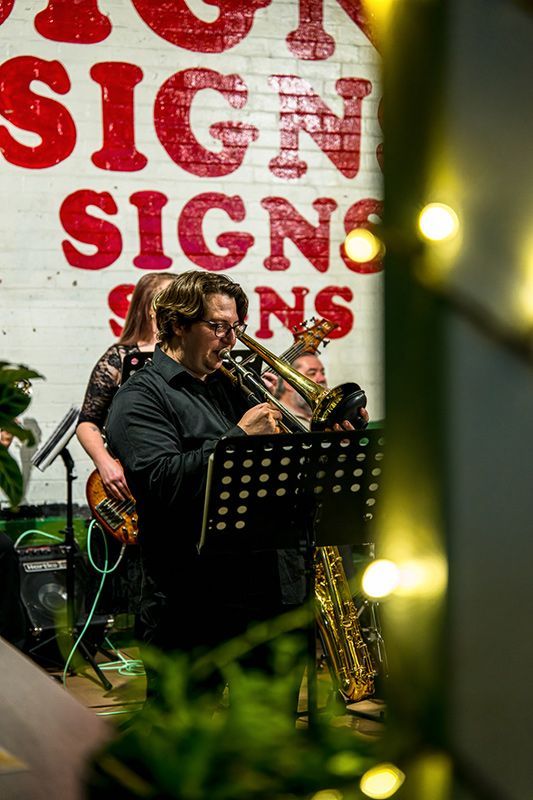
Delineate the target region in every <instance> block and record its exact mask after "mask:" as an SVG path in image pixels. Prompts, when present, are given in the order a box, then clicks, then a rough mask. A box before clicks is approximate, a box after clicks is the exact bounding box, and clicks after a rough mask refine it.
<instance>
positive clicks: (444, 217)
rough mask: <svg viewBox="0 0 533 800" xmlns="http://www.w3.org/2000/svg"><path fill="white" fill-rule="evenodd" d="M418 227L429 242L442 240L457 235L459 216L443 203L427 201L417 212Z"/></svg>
mask: <svg viewBox="0 0 533 800" xmlns="http://www.w3.org/2000/svg"><path fill="white" fill-rule="evenodd" d="M418 228H419V230H420V233H421V234H422V236H423V237H424V238H425V239H428V240H429V241H430V242H444V241H447V240H449V239H453V237H454V236H456V235H457V232H458V230H459V217H458V216H457V214H456V213H455V211H454V210H453V208H450V206H447V205H445V204H444V203H428V205H427V206H425V207H424V208H423V209H422V211H421V212H420V214H419V217H418Z"/></svg>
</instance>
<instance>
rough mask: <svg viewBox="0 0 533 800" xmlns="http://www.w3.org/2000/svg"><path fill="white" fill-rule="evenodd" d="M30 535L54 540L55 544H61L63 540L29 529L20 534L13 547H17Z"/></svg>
mask: <svg viewBox="0 0 533 800" xmlns="http://www.w3.org/2000/svg"><path fill="white" fill-rule="evenodd" d="M31 533H36V534H38V535H39V536H44V537H45V538H46V539H54V540H55V541H56V542H62V541H63V538H62V537H61V536H55V534H53V533H45V531H38V530H37V529H36V528H31V529H30V530H28V531H24V532H23V533H21V534H20V536H19V537H18V539H17V540H16V541H15V544H14V545H13V547H18V546H19V542H21V541H22V540H23V539H24V538H25V537H26V536H29V535H30V534H31Z"/></svg>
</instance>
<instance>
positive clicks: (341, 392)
mask: <svg viewBox="0 0 533 800" xmlns="http://www.w3.org/2000/svg"><path fill="white" fill-rule="evenodd" d="M237 338H238V339H239V341H241V342H242V343H243V344H245V345H246V346H247V347H248V348H249V349H250V350H252V351H253V352H255V353H257V355H259V356H260V357H261V358H262V359H263V361H264V362H265V364H268V365H269V367H271V369H273V370H274V372H276V373H277V374H278V375H280V376H281V377H282V378H283V379H284V380H286V381H287V383H288V384H289V385H290V386H292V387H293V389H295V390H296V391H297V392H298V394H301V396H302V397H303V398H304V400H305V401H306V402H307V403H308V404H309V406H310V407H311V409H312V416H311V430H312V431H323V430H326V429H327V428H331V427H333V425H334V424H335V423H337V422H338V423H340V422H342V421H343V420H347V421H348V422H351V424H352V425H353V426H354V428H355V429H356V430H362V429H363V428H365V427H366V421H365V420H364V419H363V418H362V417H361V415H360V414H359V409H360V408H364V407H365V406H366V402H367V399H366V395H365V393H364V391H363V389H361V387H360V386H359V384H357V383H343V384H341V385H340V386H336V387H335V388H333V389H326V388H325V387H324V386H320V384H318V383H315V381H312V380H311V379H310V378H306V377H305V375H301V374H300V373H299V372H298V370H296V369H294V367H292V366H291V365H290V364H288V363H287V362H286V361H283V359H281V358H278V356H276V355H274V353H272V352H271V351H270V350H267V348H266V347H263V345H261V344H259V342H256V341H255V339H252V337H251V336H248V335H247V334H246V333H238V334H237ZM222 356H223V360H225V361H229V362H230V364H231V367H232V368H233V369H234V370H235V371H236V372H238V374H239V375H240V376H241V377H242V378H243V379H244V381H245V382H246V383H248V384H252V385H253V386H254V391H255V390H257V391H258V392H259V394H260V397H262V398H263V401H265V400H268V401H269V402H271V403H273V404H274V405H275V406H276V407H277V408H279V409H280V411H281V412H282V414H283V416H284V417H286V418H287V419H288V420H289V421H290V423H291V425H295V426H296V428H297V429H298V430H306V428H305V426H304V425H302V423H301V422H300V420H299V419H298V418H297V417H295V416H294V414H292V413H291V412H290V411H289V409H288V408H286V407H285V406H284V404H283V403H281V402H280V401H279V400H278V399H277V398H276V397H274V396H273V395H272V394H271V393H270V392H269V391H268V389H267V388H266V386H264V384H263V383H262V381H261V380H260V379H258V378H257V377H256V376H255V375H254V374H253V373H251V370H249V369H247V367H246V366H243V365H242V364H238V363H237V362H236V361H235V360H234V359H232V358H231V356H230V351H229V349H228V350H227V351H225V352H223V353H222ZM245 386H246V384H245ZM248 391H250V390H248ZM252 394H253V391H252ZM255 399H256V401H257V398H255ZM259 402H261V401H259ZM282 427H285V426H282ZM288 430H289V431H290V432H292V428H289V429H288Z"/></svg>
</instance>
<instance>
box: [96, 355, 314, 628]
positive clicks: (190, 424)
mask: <svg viewBox="0 0 533 800" xmlns="http://www.w3.org/2000/svg"><path fill="white" fill-rule="evenodd" d="M247 407H248V406H247V405H246V403H245V401H244V398H243V396H242V394H241V393H240V391H239V390H238V389H235V387H233V386H232V384H231V382H230V381H229V380H227V378H225V377H224V376H222V375H220V374H219V373H214V374H213V375H210V376H208V377H207V379H206V380H205V381H202V380H199V379H197V378H195V377H194V376H192V375H191V374H190V373H189V372H187V370H185V369H184V368H183V367H182V366H181V365H180V364H179V363H178V362H176V361H175V360H174V359H172V358H170V357H169V356H167V355H166V354H165V353H163V351H162V350H161V349H160V348H159V347H157V348H156V350H155V353H154V358H153V361H152V362H151V363H150V364H147V365H146V366H145V367H144V368H143V369H142V370H140V371H138V372H137V373H135V374H134V375H133V376H132V377H131V378H130V379H129V380H128V381H127V382H126V383H125V384H124V385H123V386H122V387H121V389H120V390H119V391H118V392H117V394H116V396H115V398H114V400H113V403H112V406H111V410H110V413H109V417H108V421H107V425H106V432H107V438H108V442H109V446H110V448H111V451H112V452H113V454H114V455H115V456H116V457H117V458H118V459H119V460H120V462H121V463H122V465H123V467H124V471H125V474H126V478H127V481H128V485H129V487H130V489H131V491H132V493H133V495H134V497H135V498H136V501H137V511H138V517H139V541H140V544H141V547H142V552H143V560H144V563H145V566H146V569H147V572H148V574H149V576H150V577H151V578H152V579H153V580H154V581H155V584H156V586H157V587H158V589H159V590H160V592H162V594H163V595H164V597H165V598H166V601H167V602H169V603H170V605H171V607H172V608H173V609H174V610H176V606H177V605H179V606H180V607H182V606H183V604H187V606H188V607H189V610H190V603H191V600H192V601H193V602H194V603H196V602H197V601H198V600H199V598H200V593H201V592H203V595H202V597H201V602H200V606H201V605H202V603H203V602H204V601H205V599H206V594H207V595H210V596H211V600H212V603H218V604H229V605H230V606H246V605H249V606H252V605H256V606H260V607H262V608H266V607H267V606H269V605H272V604H274V605H275V604H276V603H281V602H282V600H284V601H285V602H288V603H292V602H295V601H300V600H301V599H302V598H303V580H302V575H301V569H300V565H299V564H297V562H296V560H294V559H291V558H289V559H287V555H286V554H285V555H284V556H283V557H282V559H281V562H279V563H278V558H277V555H276V552H275V551H272V552H267V553H261V554H260V555H258V554H251V553H248V554H243V553H241V552H239V553H235V554H226V555H224V556H220V555H217V557H216V560H214V557H209V556H205V555H204V556H199V555H198V552H197V544H198V540H199V536H200V531H201V523H202V513H203V504H204V495H205V479H206V471H207V462H208V459H209V456H210V454H211V453H212V452H213V450H214V448H215V445H216V443H217V441H218V440H219V439H220V438H222V437H223V436H240V435H242V436H245V435H246V434H245V433H244V431H243V430H242V429H241V428H239V427H238V426H237V425H236V423H237V422H238V421H239V420H240V419H241V417H242V415H243V414H244V412H245V411H246V409H247ZM279 524H280V521H279V520H273V525H279ZM291 561H293V562H294V563H293V564H292V566H291ZM280 567H281V573H280ZM207 583H208V584H209V585H206V584H207ZM214 595H216V597H215V596H214ZM221 595H223V597H221ZM189 610H188V613H189ZM204 611H205V609H204ZM206 613H209V612H207V611H206Z"/></svg>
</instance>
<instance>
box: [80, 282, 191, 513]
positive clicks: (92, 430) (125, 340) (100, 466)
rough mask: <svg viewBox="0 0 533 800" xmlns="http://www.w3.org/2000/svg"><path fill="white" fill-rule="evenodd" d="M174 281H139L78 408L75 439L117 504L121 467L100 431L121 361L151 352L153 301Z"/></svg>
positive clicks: (122, 490) (122, 492)
mask: <svg viewBox="0 0 533 800" xmlns="http://www.w3.org/2000/svg"><path fill="white" fill-rule="evenodd" d="M174 277H175V276H174V275H172V274H171V273H170V272H151V273H147V274H146V275H143V276H142V277H141V278H140V280H139V281H138V283H137V285H136V286H135V289H134V291H133V294H132V296H131V302H130V307H129V309H128V314H127V316H126V321H125V323H124V329H123V331H122V335H121V337H120V339H119V340H118V342H116V344H113V345H111V347H108V349H107V350H106V351H105V353H104V354H103V356H102V357H101V358H100V359H99V360H98V362H97V363H96V366H95V367H94V369H93V371H92V373H91V376H90V378H89V383H88V385H87V389H86V392H85V398H84V400H83V405H82V407H81V412H80V416H79V420H78V427H77V429H76V435H77V437H78V439H79V441H80V443H81V445H82V447H83V448H84V450H85V451H86V452H87V453H88V454H89V456H90V457H91V459H92V461H93V462H94V465H95V467H96V469H97V470H98V472H99V473H100V477H101V479H102V483H103V485H104V487H105V489H106V491H107V492H108V493H109V494H110V495H111V496H112V497H114V498H116V499H117V500H122V499H124V498H125V497H127V496H128V495H129V490H128V485H127V483H126V479H125V477H124V471H123V469H122V467H121V465H120V464H119V462H118V461H116V460H115V459H114V458H113V456H112V455H111V454H110V453H109V452H108V451H107V449H106V446H105V442H104V438H103V435H102V431H103V427H104V424H105V421H106V418H107V412H108V411H109V407H110V405H111V401H112V400H113V397H114V396H115V394H116V392H117V389H118V387H119V386H120V384H121V378H122V367H123V364H124V359H125V358H126V356H129V355H131V354H134V353H142V352H150V353H152V352H153V350H154V347H155V343H156V338H157V330H156V326H155V319H154V314H153V312H152V300H153V299H154V297H155V295H156V294H157V293H158V292H160V291H161V290H162V289H163V288H164V287H165V286H166V285H167V284H168V283H169V282H170V281H171V280H172V279H173V278H174Z"/></svg>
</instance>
